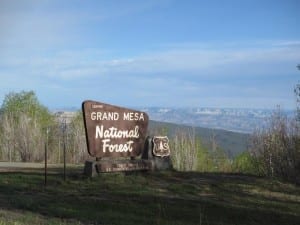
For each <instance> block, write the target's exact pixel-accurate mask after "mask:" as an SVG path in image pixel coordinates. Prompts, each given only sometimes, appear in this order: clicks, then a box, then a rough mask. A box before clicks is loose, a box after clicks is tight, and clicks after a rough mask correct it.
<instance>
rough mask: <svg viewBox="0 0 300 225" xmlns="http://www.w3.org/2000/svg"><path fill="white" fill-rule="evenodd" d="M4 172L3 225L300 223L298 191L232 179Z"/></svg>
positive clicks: (0, 179)
mask: <svg viewBox="0 0 300 225" xmlns="http://www.w3.org/2000/svg"><path fill="white" fill-rule="evenodd" d="M81 172H82V168H73V169H72V170H71V171H70V169H69V170H68V177H67V181H66V182H64V181H63V178H62V175H61V174H57V173H51V175H49V177H48V183H47V186H46V187H45V186H44V176H43V174H42V173H41V171H38V169H36V170H32V171H26V172H16V171H14V172H2V173H0V225H2V224H14V225H18V224H105V225H115V224H121V225H123V224H124V225H127V224H128V225H129V224H157V225H158V224H167V225H171V224H174V225H180V224H182V225H183V224H184V225H187V224H195V225H196V224H197V225H214V224H216V225H217V224H218V225H234V224H238V225H241V224H249V225H250V224H251V225H255V224H270V225H271V224H272V225H276V224H280V225H285V224H286V225H293V224H295V225H296V224H300V188H299V187H297V186H295V185H293V184H289V183H283V182H280V181H274V180H268V179H263V178H258V177H249V176H242V175H230V174H205V173H194V172H188V173H182V172H174V171H167V172H155V173H154V172H153V173H131V174H124V173H112V174H101V175H100V176H98V177H95V178H87V177H84V176H83V175H82V174H81Z"/></svg>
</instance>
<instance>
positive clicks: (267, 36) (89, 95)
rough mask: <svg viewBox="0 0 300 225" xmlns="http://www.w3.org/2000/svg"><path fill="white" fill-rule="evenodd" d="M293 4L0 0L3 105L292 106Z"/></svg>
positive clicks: (298, 59) (297, 5) (298, 58)
mask: <svg viewBox="0 0 300 225" xmlns="http://www.w3.org/2000/svg"><path fill="white" fill-rule="evenodd" d="M299 12H300V1H299V0H243V1H240V0H226V1H225V0H218V1H217V0H209V1H202V0H198V1H196V0H186V1H182V0H143V1H140V0H118V1H117V0H109V1H108V0H106V1H104V0H70V1H69V0H0V103H2V101H3V99H4V98H5V96H6V95H7V94H8V93H10V92H20V91H22V90H24V91H30V90H33V91H35V93H36V95H37V97H38V99H39V100H40V102H41V103H42V104H43V105H45V106H47V107H48V108H50V109H58V108H68V107H77V108H80V107H81V103H82V101H84V100H87V99H89V100H95V101H100V102H104V103H109V104H114V105H120V106H128V107H129V106H130V107H150V106H157V107H220V108H268V109H272V108H275V107H276V106H277V105H280V106H281V107H282V108H285V109H293V108H295V106H296V102H295V96H294V93H293V88H294V87H295V85H296V84H297V83H298V82H299V81H300V70H297V65H298V64H300V29H299V24H300V13H299Z"/></svg>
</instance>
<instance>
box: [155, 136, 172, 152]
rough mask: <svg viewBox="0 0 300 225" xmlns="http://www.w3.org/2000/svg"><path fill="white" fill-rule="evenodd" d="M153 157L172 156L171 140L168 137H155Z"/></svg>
mask: <svg viewBox="0 0 300 225" xmlns="http://www.w3.org/2000/svg"><path fill="white" fill-rule="evenodd" d="M153 155H155V156H159V157H165V156H169V155H170V147H169V139H168V137H167V136H154V137H153Z"/></svg>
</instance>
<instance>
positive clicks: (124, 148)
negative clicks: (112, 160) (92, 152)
mask: <svg viewBox="0 0 300 225" xmlns="http://www.w3.org/2000/svg"><path fill="white" fill-rule="evenodd" d="M109 142H110V139H104V140H102V143H103V147H102V151H103V152H106V150H108V151H109V152H132V144H133V143H134V141H127V142H126V143H125V144H109Z"/></svg>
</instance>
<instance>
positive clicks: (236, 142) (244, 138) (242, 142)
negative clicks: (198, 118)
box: [149, 120, 250, 158]
mask: <svg viewBox="0 0 300 225" xmlns="http://www.w3.org/2000/svg"><path fill="white" fill-rule="evenodd" d="M189 129H195V134H196V136H197V137H200V138H201V141H202V144H203V145H204V146H205V147H206V148H207V149H208V150H209V151H210V150H211V139H212V137H213V136H214V138H215V141H216V144H217V146H218V147H219V148H221V149H223V150H224V151H225V152H226V153H227V155H228V156H229V157H230V158H234V157H235V156H236V155H238V154H240V153H241V152H243V151H246V150H247V145H248V140H249V137H250V135H249V134H246V133H238V132H233V131H227V130H222V129H212V128H203V127H192V126H188V125H181V124H174V123H168V122H158V121H153V120H151V121H150V123H149V130H152V131H155V132H159V131H160V130H166V131H167V133H168V134H167V135H169V136H172V135H174V133H175V132H176V131H179V130H189ZM157 135H161V134H159V133H158V134H157Z"/></svg>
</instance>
